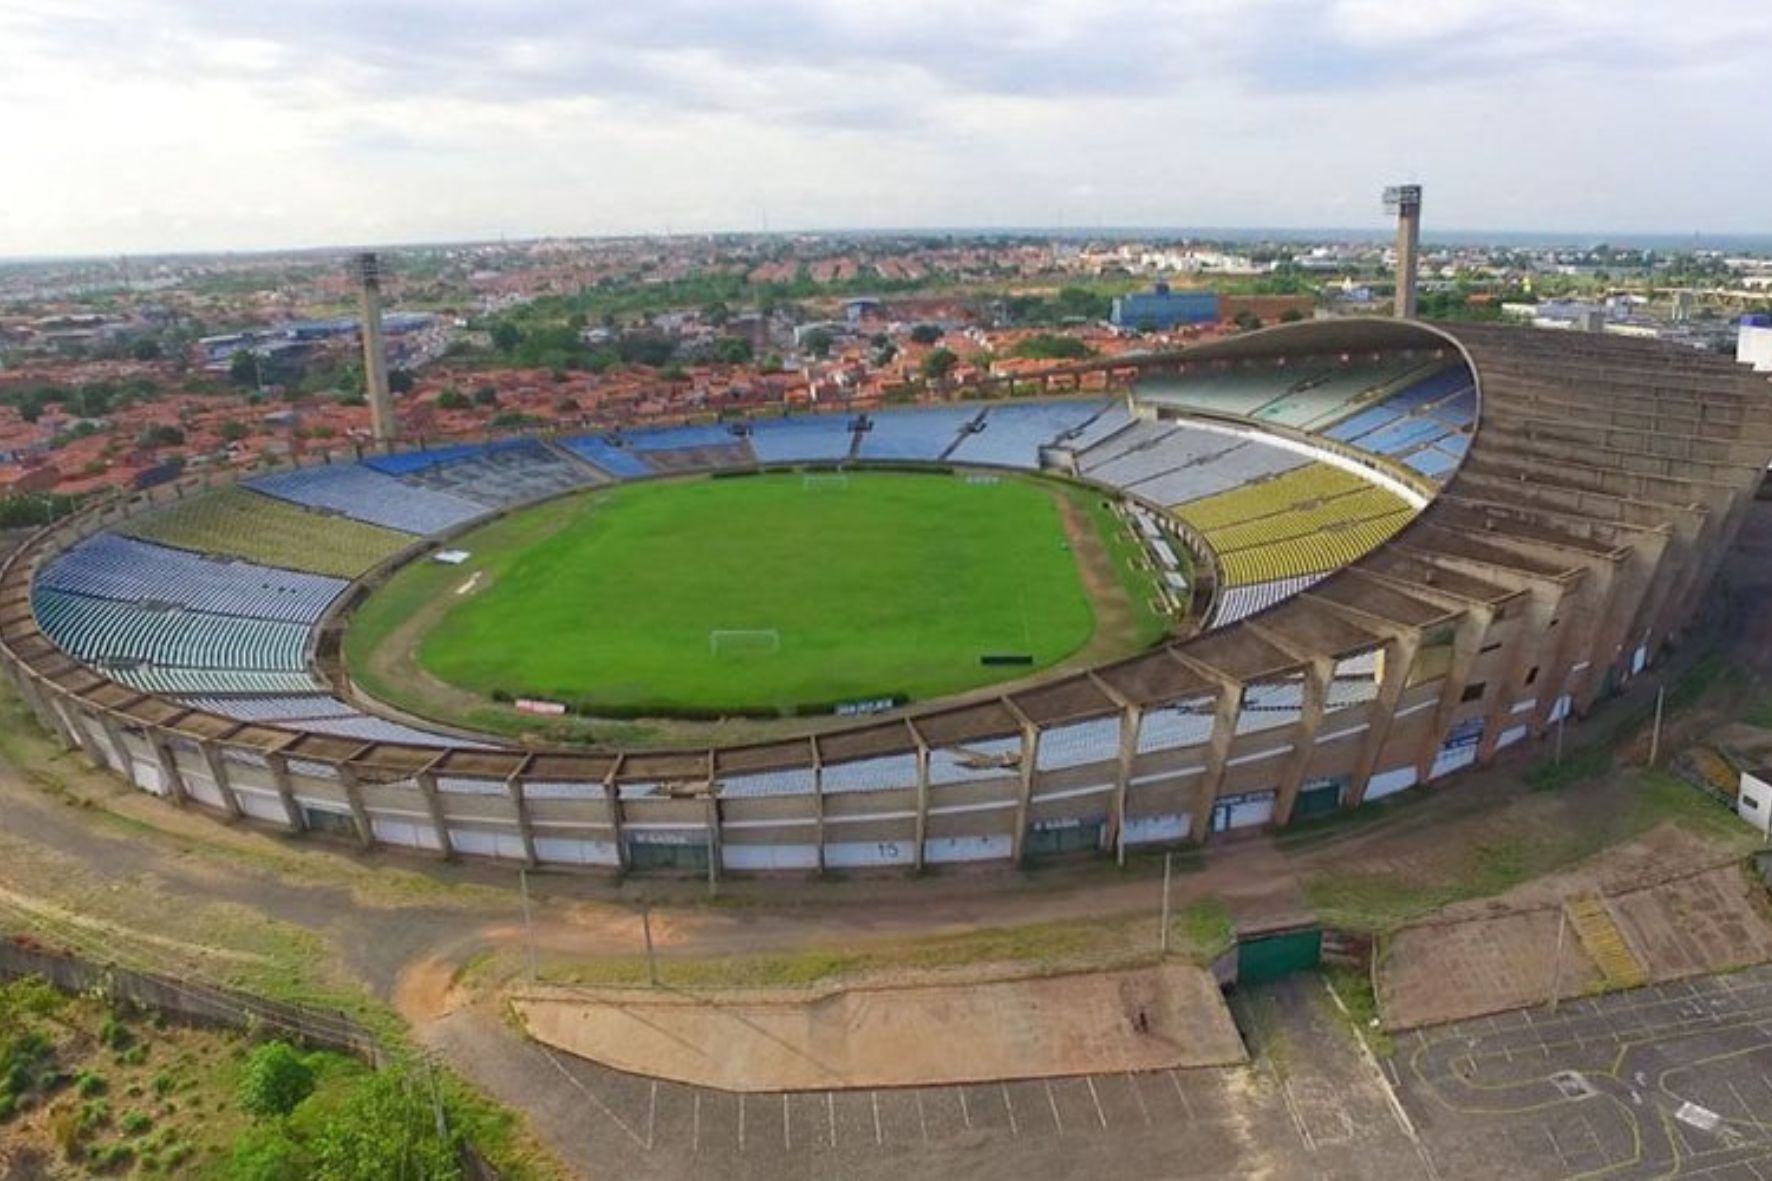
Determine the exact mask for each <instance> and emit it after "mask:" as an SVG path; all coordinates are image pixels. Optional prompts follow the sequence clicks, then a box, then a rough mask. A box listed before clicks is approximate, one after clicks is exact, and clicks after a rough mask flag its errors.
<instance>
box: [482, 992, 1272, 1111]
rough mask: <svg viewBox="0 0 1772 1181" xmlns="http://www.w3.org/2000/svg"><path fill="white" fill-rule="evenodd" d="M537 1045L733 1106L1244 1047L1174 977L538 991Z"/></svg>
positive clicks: (1177, 1060) (1203, 999) (1220, 1058)
mask: <svg viewBox="0 0 1772 1181" xmlns="http://www.w3.org/2000/svg"><path fill="white" fill-rule="evenodd" d="M514 1004H515V1007H516V1009H517V1011H518V1013H519V1014H520V1015H521V1016H522V1017H523V1019H524V1021H525V1023H526V1024H527V1026H528V1029H529V1032H530V1034H531V1035H532V1036H534V1037H536V1038H537V1039H539V1040H540V1041H543V1042H545V1043H547V1044H549V1045H552V1046H556V1047H558V1048H560V1049H563V1050H566V1051H568V1052H569V1053H572V1054H576V1055H578V1056H580V1057H582V1058H588V1059H590V1060H592V1061H594V1062H601V1063H604V1064H605V1065H608V1066H613V1067H616V1068H617V1069H620V1070H628V1071H633V1072H636V1073H645V1074H649V1075H654V1076H659V1077H663V1078H669V1079H674V1080H676V1081H679V1082H687V1083H694V1084H697V1085H701V1086H709V1087H716V1088H719V1089H721V1090H728V1091H752V1092H757V1091H767V1092H773V1091H800V1090H813V1089H822V1088H837V1089H849V1088H856V1087H901V1086H928V1085H946V1084H952V1083H962V1082H983V1081H992V1080H997V1079H1006V1078H1014V1079H1023V1078H1056V1077H1063V1076H1069V1075H1079V1074H1089V1073H1094V1072H1123V1071H1128V1070H1133V1071H1142V1070H1163V1069H1169V1068H1173V1067H1183V1066H1223V1065H1230V1064H1233V1063H1238V1062H1241V1061H1243V1045H1242V1041H1241V1039H1240V1037H1239V1036H1238V1034H1237V1030H1236V1027H1235V1025H1234V1024H1233V1023H1232V1021H1231V1018H1230V1013H1229V1010H1228V1009H1226V1008H1225V1006H1224V1002H1223V999H1222V998H1221V997H1220V995H1219V993H1218V988H1217V985H1216V984H1215V983H1214V982H1213V980H1212V977H1211V975H1210V974H1209V973H1207V972H1205V971H1204V970H1202V969H1199V968H1193V967H1185V966H1173V967H1165V968H1160V969H1157V968H1148V969H1139V970H1134V971H1127V972H1113V973H1100V974H1089V975H1080V976H1058V977H1045V978H1039V979H1023V980H1013V981H1000V982H995V983H986V984H960V985H940V986H932V987H921V988H867V989H851V990H845V991H830V992H804V991H798V990H795V991H772V990H745V991H735V992H719V993H695V994H689V993H678V992H671V991H667V990H659V989H599V990H562V989H544V990H534V991H529V992H526V993H524V994H523V995H521V996H520V997H519V998H518V999H517V1000H516V1001H515V1002H514Z"/></svg>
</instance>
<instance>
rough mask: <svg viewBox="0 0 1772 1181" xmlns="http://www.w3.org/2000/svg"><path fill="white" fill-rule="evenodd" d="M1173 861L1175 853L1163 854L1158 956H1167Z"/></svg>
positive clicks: (1165, 957) (1164, 957)
mask: <svg viewBox="0 0 1772 1181" xmlns="http://www.w3.org/2000/svg"><path fill="white" fill-rule="evenodd" d="M1174 861H1175V854H1173V853H1165V854H1163V927H1162V930H1161V931H1160V932H1159V933H1158V936H1157V954H1158V956H1159V957H1160V958H1163V959H1167V958H1168V956H1169V870H1170V866H1171V865H1172V864H1173V863H1174Z"/></svg>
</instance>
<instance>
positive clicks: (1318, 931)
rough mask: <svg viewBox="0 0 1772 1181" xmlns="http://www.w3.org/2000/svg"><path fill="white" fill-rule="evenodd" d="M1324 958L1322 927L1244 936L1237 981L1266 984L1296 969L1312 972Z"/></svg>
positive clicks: (1240, 949)
mask: <svg viewBox="0 0 1772 1181" xmlns="http://www.w3.org/2000/svg"><path fill="white" fill-rule="evenodd" d="M1322 962H1323V929H1322V928H1321V927H1307V928H1305V929H1304V930H1302V931H1278V932H1275V933H1274V934H1271V935H1257V936H1253V937H1251V938H1248V939H1240V940H1239V941H1238V943H1237V983H1238V984H1239V985H1241V984H1265V983H1267V982H1268V981H1270V980H1280V979H1283V978H1285V977H1287V976H1290V975H1292V974H1293V973H1294V972H1308V971H1310V970H1311V969H1312V968H1315V967H1316V966H1317V965H1318V964H1320V963H1322Z"/></svg>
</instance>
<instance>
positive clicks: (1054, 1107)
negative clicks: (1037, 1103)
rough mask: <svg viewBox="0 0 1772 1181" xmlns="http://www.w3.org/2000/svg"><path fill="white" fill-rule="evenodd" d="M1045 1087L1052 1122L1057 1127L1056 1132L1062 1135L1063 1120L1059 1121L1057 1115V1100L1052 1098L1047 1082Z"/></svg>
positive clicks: (1049, 1085) (1049, 1084) (1049, 1083)
mask: <svg viewBox="0 0 1772 1181" xmlns="http://www.w3.org/2000/svg"><path fill="white" fill-rule="evenodd" d="M1045 1086H1046V1102H1047V1104H1048V1105H1049V1106H1050V1107H1051V1108H1052V1122H1053V1123H1054V1124H1056V1125H1057V1126H1058V1131H1059V1133H1060V1134H1061V1135H1062V1134H1063V1133H1064V1120H1062V1119H1060V1118H1059V1115H1058V1100H1057V1099H1056V1098H1054V1097H1053V1094H1052V1083H1051V1082H1050V1081H1047V1083H1046V1084H1045Z"/></svg>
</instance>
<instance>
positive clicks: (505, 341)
mask: <svg viewBox="0 0 1772 1181" xmlns="http://www.w3.org/2000/svg"><path fill="white" fill-rule="evenodd" d="M522 342H523V330H522V329H521V328H519V327H517V326H516V325H515V324H513V323H511V322H510V321H509V320H500V321H499V322H498V323H496V324H494V325H493V326H492V347H493V348H495V349H497V350H498V351H499V352H501V353H509V352H512V351H513V350H515V349H516V347H517V346H518V345H519V344H521V343H522Z"/></svg>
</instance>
